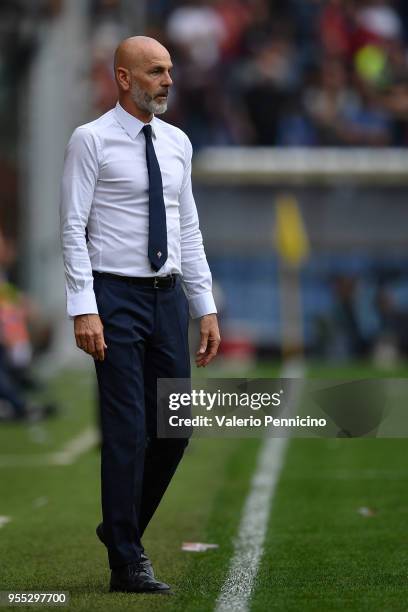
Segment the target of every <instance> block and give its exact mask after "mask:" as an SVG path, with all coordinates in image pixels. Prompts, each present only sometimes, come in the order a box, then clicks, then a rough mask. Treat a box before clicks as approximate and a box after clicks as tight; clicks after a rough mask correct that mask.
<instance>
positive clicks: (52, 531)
mask: <svg viewBox="0 0 408 612" xmlns="http://www.w3.org/2000/svg"><path fill="white" fill-rule="evenodd" d="M277 371H278V370H277V369H276V368H275V367H267V366H262V367H261V368H258V369H256V370H254V371H252V372H249V373H248V376H253V377H265V376H268V375H270V376H276V375H277ZM405 371H406V370H405V368H403V367H401V369H400V370H399V371H398V372H393V373H392V375H394V376H405ZM206 373H207V374H208V375H213V376H216V375H217V374H216V373H215V371H211V370H210V369H209V370H208V371H207V372H206ZM309 374H310V375H314V376H321V377H323V376H327V377H331V376H332V377H333V376H335V375H339V376H342V377H344V378H347V377H350V378H351V377H353V378H358V377H366V376H376V375H381V374H383V373H380V372H377V371H375V370H373V369H372V368H371V367H369V366H365V365H355V366H348V367H347V368H345V369H343V370H341V371H340V370H338V371H335V372H333V370H332V369H331V368H329V367H328V366H318V365H317V366H315V367H312V368H310V370H309ZM240 375H241V374H240ZM94 385H95V380H94V376H93V372H91V373H90V374H89V373H82V374H79V373H78V372H64V373H62V374H60V375H59V376H58V377H56V378H55V379H54V380H53V381H52V383H51V386H52V388H51V394H52V395H53V396H54V397H55V398H58V399H59V401H60V402H61V404H62V407H63V412H62V414H61V415H60V416H59V417H58V418H56V419H55V420H50V421H48V422H46V423H44V424H37V425H32V426H21V425H19V426H17V425H5V424H3V425H1V426H0V516H2V517H10V519H11V520H10V522H9V523H7V524H4V525H3V527H1V528H0V590H2V591H6V590H7V591H17V592H18V591H47V592H49V591H68V592H69V593H70V597H71V599H70V604H69V606H68V609H71V610H83V611H84V612H85V611H93V610H95V611H101V612H103V611H104V610H106V611H109V612H111V611H115V610H117V611H118V612H119V611H120V612H122V611H125V610H140V611H143V612H150V611H153V610H160V611H161V610H163V612H179V611H180V612H181V611H186V612H207V611H208V612H209V611H211V610H213V609H214V605H215V601H216V599H217V595H218V594H219V591H220V588H221V586H222V584H223V581H224V580H225V577H226V574H227V570H228V567H229V562H230V559H231V555H232V552H233V544H234V537H235V536H236V534H237V530H238V525H239V520H240V515H241V511H242V507H243V504H244V502H245V499H246V495H247V493H248V490H249V486H250V480H251V476H252V474H253V472H254V469H255V465H256V459H257V453H258V450H259V447H260V440H257V439H253V438H251V439H220V438H217V439H208V438H207V439H194V440H193V441H192V442H191V444H190V446H189V448H188V451H187V453H186V455H185V458H184V460H183V462H182V464H181V466H180V469H179V471H178V472H177V475H176V477H175V478H174V480H173V482H172V485H171V487H170V489H169V491H168V492H167V493H166V496H165V498H164V500H163V502H162V504H161V506H160V508H159V510H158V512H157V514H156V515H155V517H154V519H153V520H152V523H151V525H150V526H149V529H148V531H147V533H146V537H145V539H144V545H145V548H146V551H147V552H148V554H149V555H150V557H151V558H152V560H153V562H154V567H155V571H156V575H157V576H158V577H159V578H160V579H162V580H165V581H166V582H169V583H170V584H171V585H172V587H173V590H174V594H173V595H172V596H161V595H127V594H116V593H115V594H109V593H108V582H109V571H108V566H107V560H106V553H105V550H104V548H103V546H102V545H101V544H100V543H99V541H98V540H97V538H96V536H95V532H94V529H95V526H96V524H97V523H98V522H99V520H100V503H99V494H100V491H99V452H98V449H92V450H90V451H89V452H86V453H85V454H83V455H81V456H80V457H79V458H78V460H77V461H75V462H74V463H73V464H72V465H46V464H43V465H42V464H40V463H38V464H37V463H36V461H35V459H36V457H42V456H44V455H46V456H50V455H51V453H53V452H55V451H58V450H60V449H61V448H62V447H63V446H64V444H66V443H67V442H68V441H69V440H70V439H72V438H73V437H75V436H76V435H77V434H78V433H80V432H81V431H82V430H83V429H84V428H85V427H86V426H88V425H90V424H92V423H93V422H94V420H95V413H96V407H95V403H94V390H95V388H94ZM407 450H408V441H407V440H405V439H399V440H398V439H394V440H377V439H366V440H348V439H340V440H322V439H303V440H300V439H298V440H291V441H290V443H289V447H288V451H287V455H286V460H285V463H284V467H283V470H282V473H281V477H280V480H279V484H278V488H277V490H276V495H275V498H274V503H273V507H272V510H271V514H270V517H269V525H268V530H267V535H266V540H265V547H264V554H263V557H262V560H261V564H260V567H259V572H258V576H257V579H256V583H255V586H254V590H253V593H252V597H251V601H250V610H251V612H265V611H269V610H277V611H285V612H286V611H287V610H288V611H292V610H293V611H294V612H295V611H296V612H297V611H299V610H302V611H304V610H306V611H314V612H326V611H330V610H343V609H344V608H347V609H349V610H353V611H356V612H361V611H365V610H367V611H370V612H371V611H381V612H384V611H397V610H401V611H402V610H407V609H408V604H407V602H408V576H407V573H408V572H407V567H408V541H407V529H408V491H407V486H406V482H407V475H408V468H407V467H406V463H407V459H406V457H407ZM24 457H25V458H26V459H24ZM5 458H6V459H7V458H8V459H7V461H8V463H7V461H6V462H4V461H3V462H2V459H3V460H4V459H5ZM20 458H23V462H20ZM14 460H15V463H13V461H14ZM24 461H26V462H27V463H24ZM30 461H32V464H30ZM362 507H367V508H370V509H372V510H373V513H372V514H373V515H372V516H363V515H362V514H361V513H359V511H358V510H359V508H362ZM0 522H1V519H0ZM183 541H202V542H210V543H217V544H218V545H219V548H218V549H216V550H209V551H207V552H205V553H191V552H183V551H181V543H182V542H183Z"/></svg>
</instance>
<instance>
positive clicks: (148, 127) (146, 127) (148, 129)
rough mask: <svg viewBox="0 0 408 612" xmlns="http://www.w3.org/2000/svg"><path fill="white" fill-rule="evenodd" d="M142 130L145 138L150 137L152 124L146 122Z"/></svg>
mask: <svg viewBox="0 0 408 612" xmlns="http://www.w3.org/2000/svg"><path fill="white" fill-rule="evenodd" d="M143 132H144V135H145V138H151V137H152V126H151V125H150V124H149V123H147V124H146V125H144V126H143Z"/></svg>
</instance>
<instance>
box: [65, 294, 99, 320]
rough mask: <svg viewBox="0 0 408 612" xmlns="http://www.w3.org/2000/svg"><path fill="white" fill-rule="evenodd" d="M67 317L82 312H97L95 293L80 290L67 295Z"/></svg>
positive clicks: (72, 316) (71, 317)
mask: <svg viewBox="0 0 408 612" xmlns="http://www.w3.org/2000/svg"><path fill="white" fill-rule="evenodd" d="M67 312H68V317H69V318H70V319H73V318H74V317H76V316H77V315H82V314H98V306H97V304H96V298H95V293H94V292H93V291H81V292H80V293H71V294H68V295H67Z"/></svg>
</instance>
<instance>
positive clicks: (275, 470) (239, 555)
mask: <svg viewBox="0 0 408 612" xmlns="http://www.w3.org/2000/svg"><path fill="white" fill-rule="evenodd" d="M281 376H282V378H290V377H293V378H295V377H296V378H303V377H304V368H303V366H302V364H300V363H296V364H294V363H291V364H289V363H288V364H287V365H286V366H284V367H283V370H282V373H281ZM300 390H301V385H300V384H299V385H296V386H295V388H294V389H292V390H290V391H289V400H288V403H289V406H290V407H291V411H292V412H293V411H294V410H295V409H296V406H297V403H298V401H299V395H300ZM297 393H299V395H297ZM287 446H288V437H286V438H265V440H264V442H263V444H262V446H261V449H260V451H259V457H258V462H257V467H256V469H255V473H254V475H253V478H252V482H251V486H250V491H249V494H248V497H247V499H246V502H245V506H244V509H243V511H242V517H241V522H240V525H239V528H238V536H237V538H236V540H235V545H234V553H233V556H232V559H231V562H230V567H229V570H228V575H227V578H226V580H225V582H224V584H223V585H222V587H221V591H220V594H219V596H218V598H217V601H216V604H215V612H248V609H249V606H248V604H249V599H250V596H251V593H252V589H253V586H254V582H255V578H256V575H257V573H258V568H259V564H260V561H261V558H262V554H263V546H264V541H265V535H266V530H267V527H268V518H269V515H270V512H271V508H272V503H273V499H274V495H275V491H276V486H277V484H278V481H279V476H280V473H281V470H282V466H283V463H284V458H285V451H286V448H287Z"/></svg>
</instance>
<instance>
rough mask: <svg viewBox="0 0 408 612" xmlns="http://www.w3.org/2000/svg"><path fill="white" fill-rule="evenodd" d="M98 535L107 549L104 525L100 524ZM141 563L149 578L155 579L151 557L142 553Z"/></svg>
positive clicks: (97, 529)
mask: <svg viewBox="0 0 408 612" xmlns="http://www.w3.org/2000/svg"><path fill="white" fill-rule="evenodd" d="M96 535H97V536H98V538H99V539H100V541H101V542H102V544H104V545H105V546H106V547H107V544H106V540H105V534H104V532H103V523H99V525H98V526H97V528H96ZM140 563H141V564H142V566H143V569H144V571H145V572H146V574H149V576H150V577H151V578H153V579H154V570H153V566H152V562H151V561H150V559H149V557H148V556H147V555H145V553H142V555H141V557H140Z"/></svg>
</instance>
